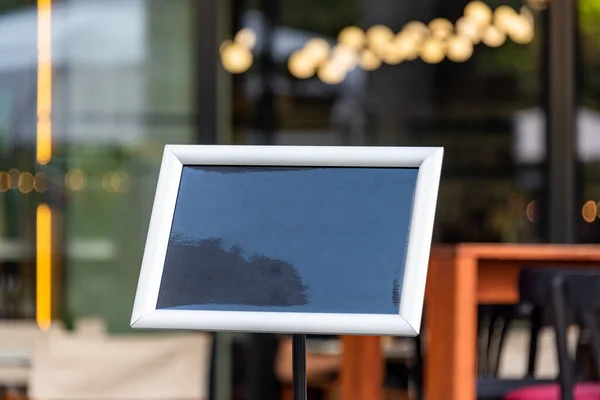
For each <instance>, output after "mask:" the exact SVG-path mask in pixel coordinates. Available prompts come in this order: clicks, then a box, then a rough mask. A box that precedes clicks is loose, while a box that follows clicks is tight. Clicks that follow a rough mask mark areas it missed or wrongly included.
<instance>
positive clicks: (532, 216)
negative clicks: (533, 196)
mask: <svg viewBox="0 0 600 400" xmlns="http://www.w3.org/2000/svg"><path fill="white" fill-rule="evenodd" d="M525 215H526V216H527V219H528V220H529V222H537V205H536V203H535V200H532V201H530V202H529V203H528V204H527V208H526V209H525Z"/></svg>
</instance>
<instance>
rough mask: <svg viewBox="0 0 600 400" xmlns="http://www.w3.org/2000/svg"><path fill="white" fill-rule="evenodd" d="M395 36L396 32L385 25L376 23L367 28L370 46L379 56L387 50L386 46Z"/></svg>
mask: <svg viewBox="0 0 600 400" xmlns="http://www.w3.org/2000/svg"><path fill="white" fill-rule="evenodd" d="M393 37H394V33H393V32H392V31H391V29H390V28H388V27H387V26H384V25H374V26H372V27H370V28H369V29H368V30H367V40H368V43H369V47H370V48H371V50H373V51H374V52H375V53H377V54H378V55H379V56H381V55H382V54H383V53H384V52H385V49H386V46H387V45H388V44H389V42H390V41H391V40H392V39H393Z"/></svg>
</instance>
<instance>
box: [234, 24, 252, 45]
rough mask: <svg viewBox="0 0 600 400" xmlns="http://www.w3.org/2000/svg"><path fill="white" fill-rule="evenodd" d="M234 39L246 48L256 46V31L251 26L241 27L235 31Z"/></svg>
mask: <svg viewBox="0 0 600 400" xmlns="http://www.w3.org/2000/svg"><path fill="white" fill-rule="evenodd" d="M234 40H235V41H236V42H237V43H239V44H241V45H242V46H244V47H246V48H248V49H253V48H254V47H255V46H256V33H255V32H254V31H253V30H252V29H251V28H243V29H240V30H239V32H238V33H236V35H235V38H234Z"/></svg>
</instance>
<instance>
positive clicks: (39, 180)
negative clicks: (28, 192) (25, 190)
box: [33, 172, 48, 193]
mask: <svg viewBox="0 0 600 400" xmlns="http://www.w3.org/2000/svg"><path fill="white" fill-rule="evenodd" d="M33 188H34V189H35V191H36V192H38V193H44V192H45V191H46V190H48V181H47V180H46V174H45V173H43V172H38V173H37V174H35V178H34V179H33Z"/></svg>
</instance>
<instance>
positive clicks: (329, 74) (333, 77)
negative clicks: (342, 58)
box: [317, 61, 347, 85]
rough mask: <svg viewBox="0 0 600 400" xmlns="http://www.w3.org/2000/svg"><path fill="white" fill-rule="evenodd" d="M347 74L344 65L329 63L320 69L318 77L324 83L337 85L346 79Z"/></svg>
mask: <svg viewBox="0 0 600 400" xmlns="http://www.w3.org/2000/svg"><path fill="white" fill-rule="evenodd" d="M346 73H347V72H346V70H345V69H344V67H343V66H342V65H339V64H337V63H334V62H331V61H329V62H327V63H326V64H325V65H323V66H321V68H319V71H318V72H317V75H318V77H319V79H321V81H323V82H324V83H327V84H329V85H337V84H339V83H341V82H342V81H343V80H344V79H345V78H346Z"/></svg>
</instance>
